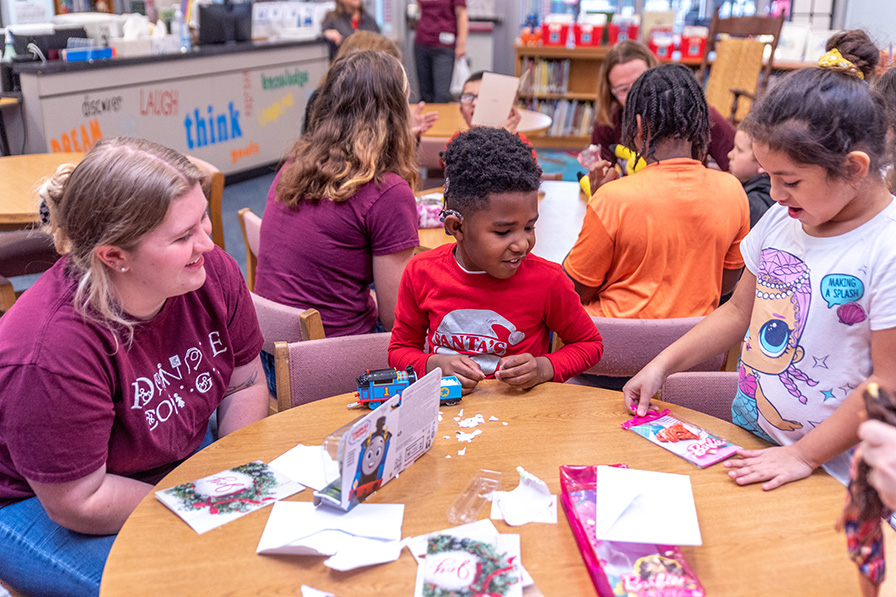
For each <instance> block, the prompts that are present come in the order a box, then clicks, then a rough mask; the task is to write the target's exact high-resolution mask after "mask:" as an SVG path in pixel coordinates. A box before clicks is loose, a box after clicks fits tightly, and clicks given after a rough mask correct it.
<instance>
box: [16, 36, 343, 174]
mask: <svg viewBox="0 0 896 597" xmlns="http://www.w3.org/2000/svg"><path fill="white" fill-rule="evenodd" d="M328 65H329V62H328V56H327V47H326V44H325V43H324V42H322V41H316V40H315V41H299V42H266V43H237V44H227V45H221V46H200V47H198V48H195V49H194V50H192V51H191V52H189V53H185V54H173V55H162V56H147V57H141V58H122V59H113V60H104V61H96V62H74V63H66V62H52V63H46V64H40V63H18V64H16V66H15V72H16V73H17V74H18V75H19V78H20V82H21V88H22V97H23V102H22V106H21V111H22V119H21V120H22V124H23V126H24V130H22V129H21V128H19V129H18V130H12V131H11V134H10V145H11V146H12V147H13V148H14V151H15V149H18V148H19V147H21V148H22V150H23V153H44V152H59V151H64V152H68V151H86V150H88V149H89V148H90V147H92V146H93V145H94V144H95V143H96V142H97V141H99V140H100V139H102V138H107V137H116V136H121V135H128V136H135V137H145V138H147V139H150V140H152V141H156V142H158V143H161V144H163V145H167V146H169V147H173V148H174V149H177V150H178V151H181V152H183V153H185V154H190V155H194V156H196V157H198V158H201V159H203V160H206V161H208V162H210V163H212V164H214V165H215V166H217V167H218V168H220V169H221V171H222V172H224V173H225V174H234V173H237V172H242V171H246V170H251V169H254V168H257V167H260V166H264V165H267V164H271V163H274V162H277V161H279V160H280V159H281V158H282V156H283V155H284V154H285V152H286V151H287V150H288V149H289V146H290V145H291V143H292V142H293V141H294V140H295V139H296V138H297V137H298V136H299V134H300V129H301V122H302V118H303V115H304V112H305V104H306V100H307V97H308V95H310V93H311V91H312V90H313V89H314V88H315V87H317V85H318V84H319V82H320V81H321V79H322V78H323V76H324V74H325V73H326V70H327V67H328ZM7 122H9V120H7ZM17 134H18V138H16V136H17Z"/></svg>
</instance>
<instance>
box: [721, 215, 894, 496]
mask: <svg viewBox="0 0 896 597" xmlns="http://www.w3.org/2000/svg"><path fill="white" fill-rule="evenodd" d="M741 253H742V254H743V258H744V263H745V265H746V267H747V269H748V270H750V272H752V273H753V274H754V275H755V276H756V279H757V284H756V299H755V302H754V304H753V313H752V317H751V321H750V329H749V331H748V332H747V335H746V337H745V338H744V342H743V345H742V348H741V360H740V362H739V363H738V371H739V373H740V377H739V384H738V395H737V397H736V398H735V401H734V404H733V405H732V414H733V418H734V422H735V423H737V424H738V425H740V426H741V427H744V428H745V429H748V430H750V431H752V432H754V433H756V434H757V435H759V436H762V437H766V438H767V439H771V440H772V441H775V442H777V443H778V444H781V445H787V444H792V443H794V442H795V441H797V440H798V439H800V438H801V437H802V436H803V435H805V434H806V433H808V432H809V431H811V430H812V429H813V428H815V427H816V426H817V425H818V424H819V423H821V422H822V421H824V420H825V419H826V418H827V417H828V416H830V415H831V413H833V412H834V410H836V409H837V407H838V406H840V404H841V403H842V402H843V400H844V399H845V398H846V396H847V395H849V393H850V392H851V391H852V390H853V389H854V388H856V387H857V386H858V385H859V384H860V383H862V381H864V380H865V379H866V378H867V377H868V376H869V375H870V374H871V371H872V367H871V331H872V330H885V329H888V328H892V327H896V202H891V203H890V204H889V205H888V206H887V207H886V208H884V209H883V210H882V211H881V212H880V213H879V214H877V215H876V216H875V217H874V218H872V219H871V220H870V221H868V222H866V223H865V224H863V225H862V226H860V227H858V228H856V229H855V230H852V231H850V232H847V233H845V234H841V235H839V236H835V237H828V238H819V237H814V236H810V235H808V234H806V232H805V231H804V230H803V228H802V225H801V224H800V223H799V221H797V220H795V219H793V218H791V217H789V216H788V214H787V208H786V207H781V206H780V205H774V206H772V207H771V208H770V209H769V210H768V212H767V213H766V214H765V216H764V217H763V218H762V219H761V220H760V221H759V223H758V224H757V225H756V226H755V227H754V228H753V230H752V231H751V232H750V234H749V235H747V237H746V238H745V239H744V240H743V242H742V243H741ZM763 397H764V398H766V399H767V400H764V399H763ZM849 456H850V454H849V452H844V453H843V454H840V455H839V456H837V457H835V458H833V459H832V460H830V461H829V462H828V463H827V464H825V466H824V468H825V470H827V471H828V473H830V474H831V475H832V476H833V477H835V478H836V479H838V480H839V481H840V482H841V483H844V484H846V483H847V482H848V480H849Z"/></svg>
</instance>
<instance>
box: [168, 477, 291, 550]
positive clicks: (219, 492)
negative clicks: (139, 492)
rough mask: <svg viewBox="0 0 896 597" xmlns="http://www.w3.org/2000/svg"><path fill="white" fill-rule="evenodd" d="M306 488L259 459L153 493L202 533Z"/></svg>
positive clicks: (191, 526)
mask: <svg viewBox="0 0 896 597" xmlns="http://www.w3.org/2000/svg"><path fill="white" fill-rule="evenodd" d="M304 490H305V488H304V487H302V486H301V485H299V484H298V483H297V482H295V481H293V480H292V479H289V478H287V477H286V475H284V474H283V473H282V472H280V471H279V470H277V469H275V468H273V467H272V466H270V465H269V464H265V463H264V462H262V461H261V460H255V461H253V462H249V463H246V464H243V465H240V466H236V467H234V468H232V469H228V470H226V471H221V472H220V473H215V474H214V475H209V476H207V477H203V478H201V479H197V480H195V481H192V482H190V483H184V484H182V485H178V486H176V487H171V488H168V489H163V490H161V491H157V492H156V498H158V500H159V501H160V502H162V503H163V504H165V506H166V507H167V508H169V509H170V510H171V511H172V512H174V513H175V514H177V515H178V516H179V517H180V518H181V519H182V520H183V521H184V522H186V523H187V524H188V525H190V528H192V529H193V530H194V531H196V532H197V533H199V534H200V535H201V534H202V533H205V532H206V531H210V530H211V529H214V528H217V527H219V526H221V525H223V524H226V523H228V522H231V521H233V520H236V519H237V518H240V517H242V516H245V515H246V514H248V513H250V512H253V511H255V510H258V509H259V508H264V507H266V506H270V505H271V504H273V503H274V502H275V501H277V500H280V499H283V498H285V497H289V496H291V495H293V494H295V493H299V492H300V491H304Z"/></svg>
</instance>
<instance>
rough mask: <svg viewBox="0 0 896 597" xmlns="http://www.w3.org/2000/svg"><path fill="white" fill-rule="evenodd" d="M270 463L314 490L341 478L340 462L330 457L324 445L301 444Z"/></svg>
mask: <svg viewBox="0 0 896 597" xmlns="http://www.w3.org/2000/svg"><path fill="white" fill-rule="evenodd" d="M270 465H271V466H272V467H274V468H275V469H277V470H278V471H281V472H282V473H283V474H285V475H286V476H287V477H289V478H290V479H293V480H295V481H298V482H299V483H301V484H302V485H304V486H305V487H310V488H311V489H314V490H321V489H323V488H324V487H326V486H327V485H329V484H330V483H331V482H332V481H333V480H335V479H337V478H339V463H337V462H336V461H335V460H333V459H332V458H330V455H329V454H327V453H326V451H325V450H324V449H323V446H303V445H302V444H299V445H298V446H296V447H295V448H293V449H291V450H289V451H287V452H285V453H283V454H282V455H280V456H278V457H277V458H275V459H274V460H272V461H271V462H270Z"/></svg>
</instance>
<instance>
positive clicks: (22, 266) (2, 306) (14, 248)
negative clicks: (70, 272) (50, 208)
mask: <svg viewBox="0 0 896 597" xmlns="http://www.w3.org/2000/svg"><path fill="white" fill-rule="evenodd" d="M57 259H59V254H58V253H56V247H55V246H54V244H53V238H52V237H51V236H50V235H49V234H47V233H46V232H44V231H43V230H38V229H29V230H13V231H10V232H2V233H0V312H6V311H8V310H9V309H10V308H11V307H12V306H13V304H14V303H15V302H16V293H15V291H14V290H13V287H12V283H10V281H9V280H8V279H7V278H11V277H14V276H26V275H30V274H39V273H43V272H45V271H46V270H48V269H50V268H51V267H53V264H54V263H56V260H57Z"/></svg>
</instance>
